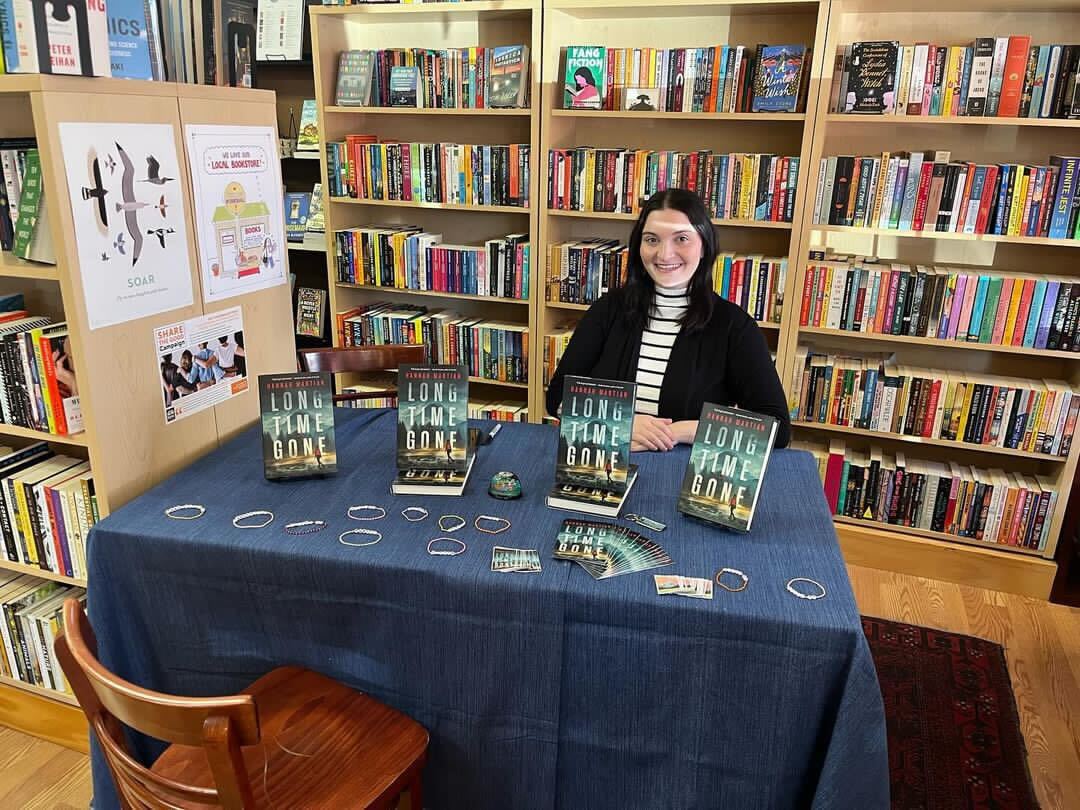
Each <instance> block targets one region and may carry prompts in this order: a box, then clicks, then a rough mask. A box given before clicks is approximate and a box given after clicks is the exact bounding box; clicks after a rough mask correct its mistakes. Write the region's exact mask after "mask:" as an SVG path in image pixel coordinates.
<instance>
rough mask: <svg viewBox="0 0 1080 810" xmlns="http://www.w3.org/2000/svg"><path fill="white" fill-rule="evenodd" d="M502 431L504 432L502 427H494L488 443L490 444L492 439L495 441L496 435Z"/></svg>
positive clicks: (489, 434)
mask: <svg viewBox="0 0 1080 810" xmlns="http://www.w3.org/2000/svg"><path fill="white" fill-rule="evenodd" d="M500 430H502V425H496V426H495V427H493V428H492V429H491V432H490V433H488V441H489V442H490V441H491V440H492V439H494V438H495V434H496V433H498V432H499V431H500Z"/></svg>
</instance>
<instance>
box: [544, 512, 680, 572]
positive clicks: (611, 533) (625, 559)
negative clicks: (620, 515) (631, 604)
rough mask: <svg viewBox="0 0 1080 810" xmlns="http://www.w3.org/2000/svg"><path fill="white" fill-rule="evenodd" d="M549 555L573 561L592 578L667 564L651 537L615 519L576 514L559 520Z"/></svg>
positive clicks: (666, 558) (662, 551)
mask: <svg viewBox="0 0 1080 810" xmlns="http://www.w3.org/2000/svg"><path fill="white" fill-rule="evenodd" d="M552 556H553V557H555V559H557V560H572V561H574V562H576V563H577V564H578V565H580V566H581V567H582V568H584V569H585V570H586V571H588V572H589V574H590V575H591V576H592V577H593V578H594V579H607V578H608V577H615V576H618V575H619V574H630V573H633V572H634V571H647V570H649V569H651V568H660V567H662V566H665V565H671V557H669V556H668V554H667V552H666V551H664V549H663V547H662V546H661V545H660V544H659V543H657V542H656V541H655V540H652V539H650V538H648V537H645V536H644V535H643V534H639V533H638V532H636V531H634V530H633V529H628V528H627V527H625V526H619V525H617V524H615V523H605V522H603V521H599V520H583V519H579V518H568V519H567V520H564V521H563V523H562V528H560V529H559V535H558V537H556V538H555V548H554V550H553V552H552Z"/></svg>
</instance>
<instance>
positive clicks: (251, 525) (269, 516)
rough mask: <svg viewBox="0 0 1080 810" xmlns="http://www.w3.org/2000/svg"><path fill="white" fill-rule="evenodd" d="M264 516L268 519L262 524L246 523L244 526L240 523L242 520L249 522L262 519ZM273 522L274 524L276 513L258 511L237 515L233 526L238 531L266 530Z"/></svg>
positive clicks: (263, 510)
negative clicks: (257, 518) (256, 518)
mask: <svg viewBox="0 0 1080 810" xmlns="http://www.w3.org/2000/svg"><path fill="white" fill-rule="evenodd" d="M262 516H265V517H266V520H265V521H263V522H262V523H244V524H241V522H240V521H242V520H247V519H248V518H253V517H262ZM273 522H274V513H273V512H270V511H268V510H266V509H256V510H255V511H254V512H244V514H242V515H237V516H236V517H234V518H233V519H232V525H233V526H235V527H236V528H237V529H264V528H266V527H267V526H269V525H270V524H271V523H273Z"/></svg>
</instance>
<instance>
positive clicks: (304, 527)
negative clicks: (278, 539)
mask: <svg viewBox="0 0 1080 810" xmlns="http://www.w3.org/2000/svg"><path fill="white" fill-rule="evenodd" d="M325 528H326V521H325V520H298V521H296V522H295V523H286V524H285V534H315V532H321V531H322V530H323V529H325Z"/></svg>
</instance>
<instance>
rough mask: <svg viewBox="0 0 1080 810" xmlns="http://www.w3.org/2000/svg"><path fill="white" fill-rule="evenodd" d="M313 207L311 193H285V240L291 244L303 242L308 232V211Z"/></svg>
mask: <svg viewBox="0 0 1080 810" xmlns="http://www.w3.org/2000/svg"><path fill="white" fill-rule="evenodd" d="M310 207H311V192H309V191H288V192H286V193H285V239H286V241H289V242H303V241H304V233H306V231H307V222H308V211H309V210H310Z"/></svg>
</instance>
